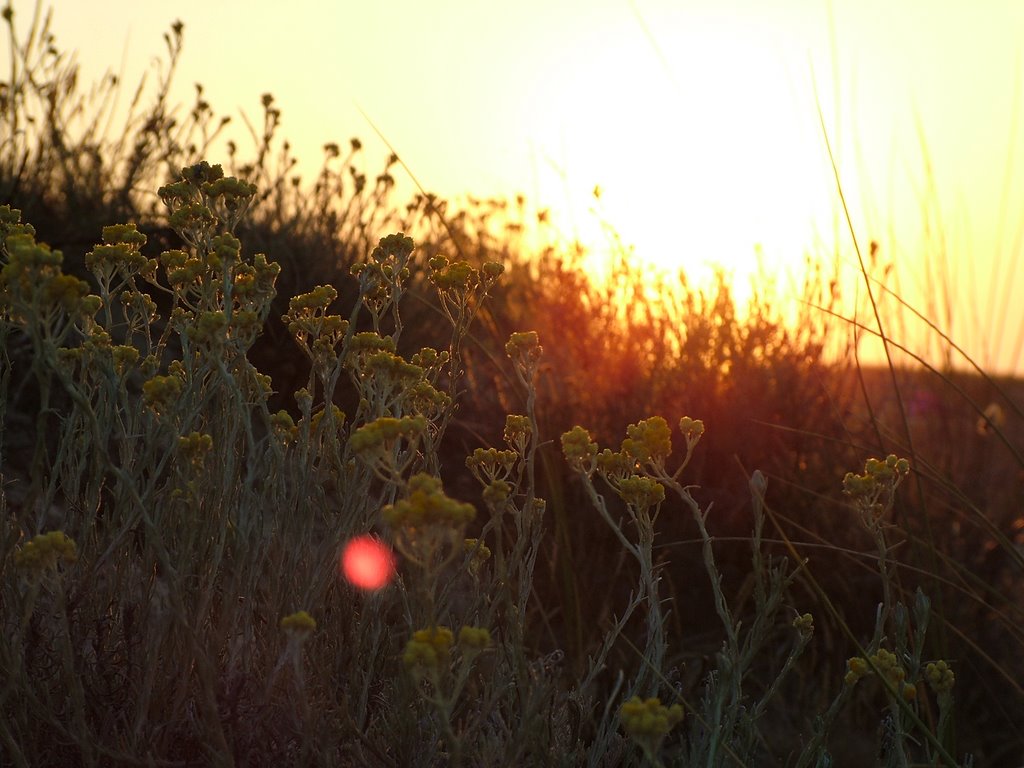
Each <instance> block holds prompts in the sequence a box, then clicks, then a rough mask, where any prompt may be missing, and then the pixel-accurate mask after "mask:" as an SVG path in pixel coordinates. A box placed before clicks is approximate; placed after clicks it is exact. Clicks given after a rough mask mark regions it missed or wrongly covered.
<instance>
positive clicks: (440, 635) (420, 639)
mask: <svg viewBox="0 0 1024 768" xmlns="http://www.w3.org/2000/svg"><path fill="white" fill-rule="evenodd" d="M452 640H453V636H452V631H451V630H450V629H448V628H447V627H433V628H431V629H419V630H417V631H415V632H413V634H412V638H411V639H410V640H409V642H407V643H406V644H405V651H404V652H403V653H402V663H403V664H405V666H406V668H408V669H409V670H410V671H412V672H413V673H416V674H421V673H423V672H424V671H426V670H439V669H440V668H441V667H442V666H443V665H446V664H447V663H448V656H449V654H450V652H451V648H452Z"/></svg>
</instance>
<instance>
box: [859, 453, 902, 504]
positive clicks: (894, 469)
mask: <svg viewBox="0 0 1024 768" xmlns="http://www.w3.org/2000/svg"><path fill="white" fill-rule="evenodd" d="M908 472H910V462H909V461H907V460H906V459H900V458H897V457H896V456H895V455H893V454H889V455H888V456H886V458H885V460H884V461H883V460H881V459H868V460H867V461H866V462H865V463H864V474H862V475H855V474H854V473H853V472H847V473H846V477H844V478H843V490H844V491H845V492H846V494H847V495H848V496H851V497H853V498H854V499H859V498H863V497H870V496H872V495H874V494H875V493H876V492H877V491H878V490H879V489H883V488H886V487H891V488H894V487H895V486H896V485H897V484H898V483H899V481H900V480H901V479H903V478H904V477H905V476H906V475H907V473H908Z"/></svg>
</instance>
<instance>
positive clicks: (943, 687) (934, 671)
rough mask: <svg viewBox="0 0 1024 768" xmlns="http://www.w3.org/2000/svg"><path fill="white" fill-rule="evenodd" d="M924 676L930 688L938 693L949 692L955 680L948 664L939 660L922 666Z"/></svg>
mask: <svg viewBox="0 0 1024 768" xmlns="http://www.w3.org/2000/svg"><path fill="white" fill-rule="evenodd" d="M924 677H925V680H927V681H928V685H930V686H931V688H932V690H933V691H935V692H936V693H939V694H942V693H949V692H950V691H951V690H953V684H954V683H955V682H956V675H954V674H953V670H952V669H950V668H949V664H947V663H946V662H945V661H941V660H940V661H935V662H932V663H930V664H928V665H927V666H926V667H925V668H924Z"/></svg>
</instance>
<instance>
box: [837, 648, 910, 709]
mask: <svg viewBox="0 0 1024 768" xmlns="http://www.w3.org/2000/svg"><path fill="white" fill-rule="evenodd" d="M869 658H870V660H871V664H869V663H868V661H867V660H866V659H864V658H861V657H859V656H854V657H853V658H851V659H849V660H847V662H846V667H847V672H846V676H845V677H844V678H843V681H844V682H845V683H846V684H847V685H854V684H855V683H856V682H857V681H858V680H860V679H861V678H862V677H866V676H868V675H870V674H872V672H873V671H874V670H877V671H878V673H879V674H880V675H881V676H882V677H884V678H885V680H886V681H887V682H888V683H889V685H890V686H892V687H893V688H894V689H895V690H896V692H897V693H898V694H899V695H900V696H902V697H903V699H904V700H906V701H913V700H914V699H915V698H917V686H915V685H914V684H913V683H910V682H907V679H906V678H907V671H906V670H905V669H904V668H903V667H902V666H901V665H900V663H899V658H898V657H897V656H896V654H895V653H893V652H892V651H887V650H886V649H885V648H879V649H878V652H877V653H873V654H871V656H870V657H869ZM872 664H873V665H874V669H872V666H871V665H872Z"/></svg>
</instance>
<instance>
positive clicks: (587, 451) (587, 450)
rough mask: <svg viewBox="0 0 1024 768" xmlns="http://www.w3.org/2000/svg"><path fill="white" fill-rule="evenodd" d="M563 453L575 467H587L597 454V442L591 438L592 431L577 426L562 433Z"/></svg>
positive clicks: (570, 464)
mask: <svg viewBox="0 0 1024 768" xmlns="http://www.w3.org/2000/svg"><path fill="white" fill-rule="evenodd" d="M562 453H563V454H564V455H565V460H566V461H567V462H568V463H569V466H570V467H572V468H573V469H576V470H580V469H586V468H587V467H588V465H589V464H590V462H591V460H593V458H594V457H595V456H597V443H595V442H594V441H593V440H591V439H590V433H589V432H588V431H587V430H585V429H584V428H583V427H580V426H576V427H573V428H572V429H570V430H569V431H568V432H566V433H565V434H563V435H562Z"/></svg>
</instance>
